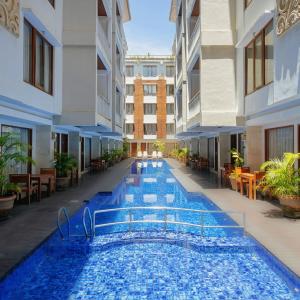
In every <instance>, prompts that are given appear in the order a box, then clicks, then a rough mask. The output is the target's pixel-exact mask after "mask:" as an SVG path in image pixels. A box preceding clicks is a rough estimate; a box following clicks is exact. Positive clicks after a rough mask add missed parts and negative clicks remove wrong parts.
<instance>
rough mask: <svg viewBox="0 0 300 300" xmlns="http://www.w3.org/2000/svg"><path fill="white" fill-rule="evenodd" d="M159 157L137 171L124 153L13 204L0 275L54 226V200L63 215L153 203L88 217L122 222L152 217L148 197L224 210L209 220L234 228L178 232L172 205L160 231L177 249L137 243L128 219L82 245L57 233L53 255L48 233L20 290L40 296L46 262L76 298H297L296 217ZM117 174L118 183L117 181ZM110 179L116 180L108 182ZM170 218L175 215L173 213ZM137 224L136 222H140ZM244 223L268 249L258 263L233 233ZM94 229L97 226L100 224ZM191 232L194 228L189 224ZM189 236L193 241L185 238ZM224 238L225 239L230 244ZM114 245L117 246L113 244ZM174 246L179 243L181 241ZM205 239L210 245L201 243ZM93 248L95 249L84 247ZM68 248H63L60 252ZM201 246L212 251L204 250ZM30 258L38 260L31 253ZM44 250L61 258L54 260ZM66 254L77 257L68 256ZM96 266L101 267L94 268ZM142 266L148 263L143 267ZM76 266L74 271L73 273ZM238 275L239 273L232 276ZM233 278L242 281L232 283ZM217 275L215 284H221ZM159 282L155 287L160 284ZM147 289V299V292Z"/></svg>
mask: <svg viewBox="0 0 300 300" xmlns="http://www.w3.org/2000/svg"><path fill="white" fill-rule="evenodd" d="M165 162H166V163H167V164H168V165H165V163H164V165H161V169H159V166H158V164H157V163H156V162H155V163H156V164H153V163H152V161H151V160H148V161H146V160H145V161H144V163H146V165H145V164H143V168H145V169H144V170H139V169H136V168H132V167H131V163H132V160H125V161H123V162H121V163H120V164H118V165H116V166H114V167H113V168H111V169H109V171H108V173H100V174H99V175H87V177H83V180H82V183H81V185H80V186H79V187H77V188H74V189H72V190H69V191H67V192H62V193H59V194H57V195H55V196H53V197H51V198H48V199H47V200H45V201H44V202H41V203H39V204H38V206H35V205H33V206H32V207H29V208H28V207H26V209H23V208H22V207H20V209H19V210H20V211H18V210H16V211H15V213H14V214H13V215H11V217H10V218H9V219H7V220H5V221H4V222H2V223H0V235H1V236H3V237H4V238H3V239H2V243H1V257H0V268H1V270H4V271H3V272H2V273H1V276H3V275H4V274H5V273H6V272H7V271H8V270H10V269H11V268H12V267H13V266H15V264H16V263H18V262H19V261H20V260H22V259H23V258H24V257H26V256H27V255H29V254H30V253H32V251H34V249H35V248H36V247H37V246H38V245H39V244H40V243H41V242H42V241H43V240H44V239H45V238H47V237H48V236H49V234H50V233H51V232H53V230H55V228H56V224H55V222H56V216H57V210H58V208H59V207H61V206H66V207H68V208H69V210H70V214H71V213H75V212H76V210H78V209H80V207H81V209H82V207H85V206H88V207H89V208H90V210H91V211H93V210H95V209H99V208H105V209H112V208H123V209H125V210H126V209H129V208H130V207H134V206H144V207H145V206H146V207H148V209H151V208H153V209H154V211H151V212H149V213H148V214H145V215H140V214H138V215H133V216H132V215H131V217H130V214H129V215H127V214H126V212H125V213H118V214H117V215H116V214H113V216H110V217H108V216H105V217H103V218H100V219H97V221H98V222H99V225H100V224H102V222H104V223H106V222H119V221H121V220H123V221H124V220H127V222H129V221H131V220H132V219H131V218H133V220H136V221H137V220H139V219H136V217H145V218H142V219H143V222H147V221H150V220H153V219H154V220H156V221H158V220H159V217H160V214H162V216H163V214H164V212H163V211H157V210H155V207H154V206H164V207H169V208H174V209H176V207H181V208H186V209H189V208H197V209H204V210H208V211H219V212H222V211H224V212H228V216H229V215H230V218H229V219H228V218H227V214H226V217H225V218H223V217H222V218H220V219H218V222H219V221H220V222H221V223H222V222H225V223H226V224H227V225H228V226H230V225H233V226H237V229H238V231H236V233H237V235H236V236H234V237H231V234H230V235H225V236H223V235H221V236H219V234H216V233H218V230H219V229H216V230H217V231H215V229H214V228H207V230H208V231H207V232H206V233H207V234H205V233H204V235H203V236H202V237H201V238H200V240H197V238H196V237H195V236H189V237H187V236H186V235H185V234H184V233H182V232H181V230H178V228H177V229H176V227H173V226H177V225H172V223H171V222H172V221H178V220H180V218H178V219H176V218H177V217H178V216H177V217H176V215H175V214H174V215H173V214H172V213H171V212H169V213H168V214H167V219H166V220H167V221H168V222H170V223H168V225H167V226H168V227H167V229H169V232H168V233H167V235H166V236H164V239H165V240H168V239H173V238H177V239H178V240H180V241H178V243H179V244H180V245H181V246H182V248H180V249H182V250H179V248H177V246H178V245H179V244H173V243H171V244H165V243H162V242H161V241H160V242H159V243H158V244H156V243H155V242H154V243H153V242H152V243H151V244H147V243H145V244H144V243H143V242H142V243H138V244H136V242H137V240H134V242H133V241H132V239H133V238H137V237H135V234H136V232H135V230H134V229H135V227H133V228H131V230H129V231H128V227H127V225H126V230H125V231H124V232H125V234H126V236H118V233H116V232H122V231H123V230H120V229H121V227H118V226H122V225H121V224H120V225H117V229H116V231H110V230H108V229H107V230H106V229H105V228H104V229H103V230H104V232H102V234H100V235H99V236H98V234H97V236H96V237H95V239H94V241H93V244H92V245H89V243H88V245H86V243H85V244H81V242H80V241H77V242H76V241H75V240H73V241H72V239H70V240H69V241H70V242H71V243H70V244H69V243H68V241H65V243H63V244H62V245H61V246H62V247H63V248H61V250H60V253H61V255H62V256H59V253H58V252H56V251H57V248H58V247H61V246H59V245H60V244H56V242H55V243H54V244H53V241H52V243H50V244H49V243H48V244H47V253H48V254H47V257H48V258H47V259H49V264H53V265H52V266H51V268H50V265H49V266H46V265H45V262H42V264H41V267H40V270H44V272H45V273H36V275H37V276H38V278H40V281H39V282H37V281H36V280H34V281H33V282H30V281H29V280H28V282H27V280H26V282H24V283H23V284H24V290H23V292H24V295H25V296H26V297H27V298H28V299H29V298H30V297H29V296H30V295H31V296H32V295H35V296H40V295H42V294H43V293H44V294H43V295H44V296H45V295H48V296H49V295H50V294H49V289H47V286H48V284H50V282H49V281H48V280H49V278H50V277H51V276H53V273H51V272H50V271H49V270H50V269H54V270H56V271H55V272H56V275H55V276H54V277H56V278H58V279H59V280H61V279H60V278H63V277H61V272H63V273H64V274H65V275H64V277H65V278H68V284H66V285H65V286H62V287H61V289H60V291H58V293H63V294H62V295H64V297H65V298H67V297H68V296H72V295H77V296H79V297H83V298H84V297H86V298H88V297H89V295H90V297H91V298H92V299H93V297H95V296H96V295H97V296H98V297H99V295H100V296H101V295H102V296H104V295H105V296H107V297H118V296H120V295H123V296H124V297H125V296H128V297H129V296H132V295H134V296H135V297H136V298H138V297H139V296H141V295H150V296H152V298H153V299H155V297H156V299H157V298H159V297H163V296H165V297H166V298H168V297H169V298H170V299H171V297H172V296H173V297H175V296H178V297H179V296H180V297H181V298H182V299H190V297H192V296H194V297H200V295H209V296H210V297H211V299H215V298H218V297H221V298H222V297H223V298H225V299H235V298H236V299H257V297H258V298H259V295H260V296H262V297H263V299H268V297H269V298H271V299H297V297H298V296H299V290H298V285H297V282H298V280H299V278H298V277H297V275H298V276H299V275H300V264H299V259H298V258H299V253H300V242H299V239H297V238H296V236H297V233H298V232H299V229H300V221H298V220H291V219H286V218H284V217H283V216H282V213H281V210H280V208H278V207H277V206H276V205H275V204H274V203H270V202H268V201H265V200H256V201H250V200H249V199H248V198H247V197H245V196H242V195H240V194H239V193H236V192H234V191H231V190H230V189H228V188H225V187H223V186H222V185H221V182H220V180H219V179H218V176H216V174H214V173H209V172H207V171H205V170H202V171H200V172H199V171H195V170H192V169H191V168H188V167H186V166H185V165H184V164H181V163H179V162H178V161H176V160H174V159H166V160H165ZM135 167H136V166H135ZM169 172H171V173H169ZM129 173H131V175H129V176H128V177H126V178H125V179H124V180H125V181H124V180H123V181H122V180H121V179H122V177H123V176H124V175H128V174H129ZM177 181H178V182H179V183H180V184H178V183H177ZM120 182H121V183H122V182H123V183H122V184H121V185H120ZM115 187H117V188H116V189H115ZM113 190H114V192H113V195H115V196H114V199H113V202H111V201H112V200H111V199H110V198H109V197H110V196H109V195H108V194H107V193H106V194H101V197H100V196H99V197H98V196H96V198H95V197H93V196H94V195H95V194H96V193H98V192H109V191H113ZM186 193H188V194H189V195H188V194H186ZM92 198H93V199H94V198H95V199H94V200H95V201H94V200H91V201H90V204H88V205H87V204H86V203H83V201H84V200H87V199H92ZM22 210H25V211H22ZM229 211H231V212H232V211H235V212H239V213H244V214H245V217H246V222H245V223H244V222H243V219H242V218H240V216H241V215H240V214H237V215H236V216H235V215H234V214H229ZM178 214H179V212H178ZM81 217H82V216H81V214H80V215H78V217H77V221H78V220H79V219H81ZM173 217H175V219H172V218H173ZM231 218H232V220H233V221H232V220H231ZM208 219H209V220H208V221H209V222H212V223H209V224H210V225H213V224H215V223H214V222H215V221H216V220H217V219H214V218H211V215H210V216H208ZM182 220H183V221H185V222H191V221H192V220H191V216H190V215H189V214H187V215H186V216H184V218H183V219H182ZM232 222H233V223H232ZM221 223H218V224H221ZM74 224H75V225H76V224H77V223H72V224H71V225H72V227H71V228H72V230H75V231H76V232H77V229H76V228H77V227H76V226H75V227H76V228H75V227H74ZM141 224H142V225H141V226H144V225H143V224H144V223H141ZM222 224H223V223H222ZM244 225H245V230H246V237H247V236H253V237H254V238H255V239H256V240H257V241H258V242H259V243H261V244H262V245H263V246H264V247H266V248H267V249H268V251H270V253H272V254H273V255H274V256H268V255H267V254H266V253H267V252H265V250H263V248H262V249H260V250H259V251H263V252H264V255H267V257H266V260H263V261H265V262H263V261H261V257H260V255H258V254H257V253H260V252H257V253H256V252H255V253H252V252H251V251H252V250H250V249H252V246H253V245H252V244H248V240H245V239H244V238H243V235H242V232H240V231H239V229H243V228H244ZM132 226H135V224H133V225H132ZM239 226H240V227H239ZM143 228H144V227H143ZM123 229H124V228H123ZM129 229H130V228H129ZM171 229H172V230H171ZM174 229H176V230H174ZM80 230H81V229H80ZM80 230H79V231H80ZM98 230H102V229H101V227H99V229H98ZM195 230H196V229H195ZM205 230H206V229H205ZM142 232H144V231H142ZM193 232H194V233H196V231H193ZM230 232H231V231H230ZM77 233H78V232H77ZM98 233H99V232H98ZM209 233H213V235H212V236H211V235H210V234H209ZM231 233H233V232H231ZM64 234H66V231H64ZM103 234H104V235H103ZM115 234H117V235H115ZM143 234H144V233H143ZM153 234H154V233H153ZM215 234H216V235H215ZM144 237H145V236H144ZM54 238H58V239H59V240H61V238H60V237H59V234H58V232H57V233H56V234H54ZM154 238H156V236H154ZM160 238H161V236H160ZM190 238H192V239H193V240H189V239H190ZM227 238H228V239H227ZM52 239H53V237H52V238H50V240H52ZM128 239H129V240H128ZM138 239H141V235H139V236H138ZM120 240H121V244H120ZM228 241H230V245H229V244H228ZM123 242H124V243H125V244H124V245H123V244H122V243H123ZM140 242H141V241H140ZM59 243H61V242H59ZM115 243H117V244H115ZM195 243H196V244H197V245H198V246H197V247H199V246H201V247H202V248H201V247H200V248H201V249H199V248H194V247H195V245H196V244H195ZM198 243H200V244H198ZM219 243H221V244H220V245H222V249H221V248H219V249H218V252H215V250H216V249H215V246H216V245H217V246H218V247H219V246H220V245H219ZM116 245H118V246H117V247H116ZM176 245H177V246H176ZM183 245H186V246H187V245H188V246H187V248H186V246H183ZM86 246H88V248H86ZM208 246H209V247H211V246H213V247H212V248H210V250H209V249H208V248H207V247H208ZM227 246H230V249H231V250H230V251H229V250H228V251H229V252H227V250H226V249H227V248H226V247H227ZM203 247H204V248H203ZM65 248H67V249H68V252H67V253H65V254H64V251H65ZM228 249H229V248H228ZM99 250H100V252H97V253H94V254H93V253H90V252H94V251H99ZM44 251H46V250H45V249H44V248H43V249H42V251H41V252H42V253H44ZM49 251H50V252H49ZM70 251H71V252H70ZM81 251H83V252H84V253H90V255H89V256H88V257H86V255H84V256H82V254H81ZM86 251H87V252H86ZM207 251H208V252H207ZM211 251H212V252H211ZM249 251H250V252H249ZM54 252H55V253H56V254H55V253H54ZM70 253H73V254H70ZM75 253H77V254H75ZM145 253H147V255H145ZM209 253H210V254H209ZM54 254H55V255H54ZM148 254H149V255H148ZM69 255H71V256H70V257H69ZM99 255H100V256H101V258H102V260H101V262H99V261H98V259H99ZM199 255H200V256H199ZM210 255H212V256H213V257H215V259H212V258H209V256H210ZM34 256H35V255H34ZM34 256H33V257H34ZM52 256H53V257H52ZM68 257H69V258H70V260H68ZM97 257H98V258H97ZM274 257H275V258H274ZM276 258H278V259H279V261H280V262H282V263H283V264H284V265H285V267H284V266H283V265H280V263H279V264H278V262H276ZM35 259H37V260H39V259H40V254H39V256H38V258H35ZM35 259H31V260H30V263H27V266H26V267H22V266H21V271H22V270H23V272H24V274H25V273H26V272H28V269H30V268H34V264H35ZM53 259H55V260H57V261H59V262H60V263H55V260H53ZM199 261H201V262H202V263H201V264H202V265H201V264H200V265H199V264H198V263H199ZM51 262H52V263H51ZM75 262H76V264H74V263H75ZM203 263H204V265H203ZM172 265H173V266H172ZM72 266H73V268H74V272H73V273H72V274H71V273H70V269H69V268H71V267H72ZM101 266H102V267H103V268H104V267H105V268H106V269H102V267H101ZM148 266H150V267H149V268H148ZM174 266H176V267H174ZM267 266H269V267H270V268H269V267H267ZM272 266H273V267H272ZM200 267H201V268H200ZM22 268H23V269H22ZM44 268H45V269H44ZM279 269H280V270H279ZM26 270H27V271H26ZM62 270H64V271H62ZM93 270H94V271H95V270H98V271H99V272H100V273H99V274H102V272H103V274H105V276H106V279H105V280H104V278H102V277H101V276H100V277H101V278H102V279H101V278H99V280H100V281H98V278H96V277H93V275H92V274H94V273H95V272H94V271H93ZM132 270H134V274H135V276H133V275H132ZM288 270H292V271H293V272H294V273H295V274H292V273H288V274H289V275H288V276H287V277H288V280H287V281H286V282H287V284H285V283H283V281H281V279H280V278H281V277H280V276H283V277H284V275H283V274H285V273H286V272H289V271H288ZM21 271H19V272H17V274H19V275H18V276H17V275H16V273H12V275H11V276H12V277H10V279H9V278H8V279H7V280H9V281H8V282H9V283H8V284H6V285H5V286H4V289H5V291H8V290H9V288H10V287H13V286H14V284H18V282H19V281H20V278H22V276H24V274H22V272H21ZM98 271H97V272H98ZM34 272H35V271H34ZM49 272H50V273H51V274H52V275H51V274H50V273H49ZM124 272H125V273H124ZM69 273H70V274H69ZM78 274H80V276H79V277H78ZM122 274H123V275H124V274H126V276H125V277H124V276H123V275H122ZM237 274H238V277H234V276H235V275H237ZM278 274H281V275H278ZM26 275H27V273H26ZM48 276H50V277H48ZM187 276H189V277H187ZM210 276H212V277H210ZM54 277H52V278H54ZM126 278H128V280H126ZM225 279H226V280H225ZM252 280H253V281H252ZM235 281H236V282H238V283H239V284H241V285H240V286H239V287H237V286H236V283H235ZM55 282H56V280H54V279H53V281H52V283H51V284H53V285H54V286H55V284H56V283H55ZM284 282H285V281H284ZM82 284H84V285H85V288H87V289H89V288H90V289H91V290H90V294H86V293H85V289H84V288H83V286H82ZM95 284H96V285H97V288H96V290H95V289H94V287H93V286H94V285H95ZM220 284H222V285H221V286H220ZM27 285H29V286H31V291H29V290H28V289H27ZM255 285H256V286H255ZM37 286H39V288H37ZM81 287H82V288H83V289H81ZM117 287H118V288H117ZM159 288H162V289H161V290H159ZM4 289H3V290H4ZM31 293H33V294H31ZM10 295H11V294H10ZM154 296H155V297H154ZM26 297H25V298H26ZM149 298H150V299H151V297H149ZM8 299H12V298H8ZM31 299H33V298H31Z"/></svg>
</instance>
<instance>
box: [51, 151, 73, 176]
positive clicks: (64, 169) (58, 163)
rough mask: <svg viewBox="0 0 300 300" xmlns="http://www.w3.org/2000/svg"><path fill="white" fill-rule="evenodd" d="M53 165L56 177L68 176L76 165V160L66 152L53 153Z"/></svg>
mask: <svg viewBox="0 0 300 300" xmlns="http://www.w3.org/2000/svg"><path fill="white" fill-rule="evenodd" d="M54 167H55V169H56V172H57V177H68V175H69V173H70V172H71V171H72V170H73V169H74V168H76V167H77V161H76V160H75V159H74V158H73V157H72V156H69V155H68V154H67V153H55V161H54Z"/></svg>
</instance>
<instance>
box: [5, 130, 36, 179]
mask: <svg viewBox="0 0 300 300" xmlns="http://www.w3.org/2000/svg"><path fill="white" fill-rule="evenodd" d="M1 134H2V135H4V134H12V142H15V141H16V142H17V141H18V142H21V143H23V144H26V145H28V146H29V147H27V149H23V150H22V151H21V152H22V154H23V155H25V156H28V157H32V152H31V146H32V130H31V129H28V128H21V127H15V126H7V125H2V127H1ZM8 151H11V152H12V153H14V152H16V151H17V148H16V147H12V148H11V149H10V150H8ZM6 171H7V174H24V173H31V164H30V163H27V162H15V161H11V162H10V164H9V166H8V169H7V170H6Z"/></svg>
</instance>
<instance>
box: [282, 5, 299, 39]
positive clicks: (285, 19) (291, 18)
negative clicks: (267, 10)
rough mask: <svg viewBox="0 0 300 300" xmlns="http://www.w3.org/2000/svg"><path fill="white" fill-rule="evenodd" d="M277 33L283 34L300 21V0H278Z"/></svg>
mask: <svg viewBox="0 0 300 300" xmlns="http://www.w3.org/2000/svg"><path fill="white" fill-rule="evenodd" d="M277 11H278V16H277V22H276V33H277V35H279V36H281V35H283V34H284V33H285V32H287V31H288V30H289V29H290V28H291V27H292V26H293V25H295V24H296V23H297V22H299V21H300V0H277Z"/></svg>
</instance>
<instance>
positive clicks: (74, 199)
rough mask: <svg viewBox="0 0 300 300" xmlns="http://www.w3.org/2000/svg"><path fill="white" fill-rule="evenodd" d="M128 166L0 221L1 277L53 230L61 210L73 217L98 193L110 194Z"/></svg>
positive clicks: (84, 181)
mask: <svg viewBox="0 0 300 300" xmlns="http://www.w3.org/2000/svg"><path fill="white" fill-rule="evenodd" d="M130 164H131V160H125V161H122V162H121V163H119V164H117V165H115V166H114V167H112V168H109V169H108V170H107V171H105V172H102V173H98V174H91V175H85V176H84V177H83V178H82V180H81V182H80V185H79V186H78V187H76V188H72V189H70V190H68V191H64V192H57V193H55V194H53V196H51V197H49V198H43V199H42V202H40V203H39V202H33V203H32V204H31V205H30V206H27V205H18V206H16V207H15V208H14V210H13V212H12V215H11V217H10V218H9V219H7V220H5V221H1V222H0V278H1V277H2V276H3V275H5V273H7V272H8V271H9V270H10V269H11V268H12V267H13V266H14V265H16V264H17V263H18V262H20V261H21V260H22V259H23V258H24V257H26V256H27V255H28V254H29V253H30V252H31V251H33V250H34V249H35V248H36V246H37V245H39V244H40V243H41V242H43V240H44V239H45V238H46V237H48V236H49V235H50V234H51V233H52V232H53V231H54V230H55V229H56V218H57V211H58V209H59V208H60V207H62V206H64V207H67V208H68V210H69V213H70V215H72V214H74V213H75V212H76V211H77V210H78V209H79V208H80V207H81V205H82V202H83V201H84V200H86V199H90V198H91V197H92V196H94V195H95V194H96V193H97V192H101V191H112V190H113V188H114V187H115V186H116V185H117V184H118V183H119V181H120V180H121V179H122V177H123V176H124V175H126V174H127V173H128V172H129V167H130Z"/></svg>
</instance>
